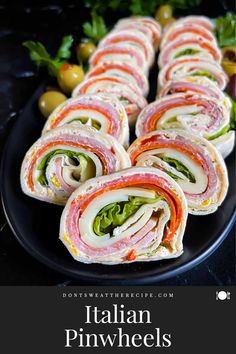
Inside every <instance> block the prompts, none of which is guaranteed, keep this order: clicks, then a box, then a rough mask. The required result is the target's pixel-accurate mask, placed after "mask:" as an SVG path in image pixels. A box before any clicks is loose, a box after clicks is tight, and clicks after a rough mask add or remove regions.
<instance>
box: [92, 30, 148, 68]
mask: <svg viewBox="0 0 236 354" xmlns="http://www.w3.org/2000/svg"><path fill="white" fill-rule="evenodd" d="M111 44H122V45H124V44H129V45H131V46H134V47H135V48H137V47H138V48H140V49H141V50H142V52H143V54H144V57H145V60H146V61H147V63H148V66H151V65H152V64H153V61H154V57H155V51H154V47H153V46H152V44H151V42H150V41H149V40H147V36H145V35H144V34H143V33H142V32H140V31H137V30H132V31H127V30H119V31H118V30H116V31H112V32H110V33H109V34H108V35H107V36H105V37H104V38H103V39H102V40H101V41H100V42H99V45H98V48H105V47H107V46H108V45H111Z"/></svg>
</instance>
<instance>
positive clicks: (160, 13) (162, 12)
mask: <svg viewBox="0 0 236 354" xmlns="http://www.w3.org/2000/svg"><path fill="white" fill-rule="evenodd" d="M172 15H173V10H172V7H171V6H170V5H162V6H160V7H158V9H157V11H156V14H155V19H156V20H157V21H159V22H160V24H161V25H162V26H165V25H166V24H167V23H169V22H170V19H172V18H173V17H172Z"/></svg>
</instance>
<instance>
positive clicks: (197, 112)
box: [136, 93, 230, 140]
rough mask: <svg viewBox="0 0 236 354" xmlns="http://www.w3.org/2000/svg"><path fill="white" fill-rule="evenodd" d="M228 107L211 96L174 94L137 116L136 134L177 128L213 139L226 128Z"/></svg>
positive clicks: (152, 104)
mask: <svg viewBox="0 0 236 354" xmlns="http://www.w3.org/2000/svg"><path fill="white" fill-rule="evenodd" d="M229 121H230V114H229V110H228V108H227V107H224V106H221V104H220V102H219V101H218V100H217V99H215V98H213V97H210V96H204V95H192V94H188V93H186V94H173V95H170V96H166V97H163V98H160V99H158V100H157V101H155V102H153V103H150V104H149V105H148V106H146V107H145V108H144V109H143V110H142V112H141V113H140V115H139V117H138V119H137V124H136V135H137V136H138V137H139V136H142V135H145V134H147V133H149V132H151V131H154V130H157V129H170V128H180V129H185V130H188V131H192V132H195V133H197V134H198V135H201V136H203V137H205V138H207V139H208V140H212V139H214V138H216V137H217V135H219V134H221V133H222V132H224V131H225V130H227V129H228V127H229Z"/></svg>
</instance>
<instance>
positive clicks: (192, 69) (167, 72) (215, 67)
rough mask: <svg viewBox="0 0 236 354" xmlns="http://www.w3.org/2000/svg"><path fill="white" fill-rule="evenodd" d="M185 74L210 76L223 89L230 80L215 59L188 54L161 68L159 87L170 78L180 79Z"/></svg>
mask: <svg viewBox="0 0 236 354" xmlns="http://www.w3.org/2000/svg"><path fill="white" fill-rule="evenodd" d="M185 76H200V77H202V76H203V77H208V78H209V79H210V80H212V81H213V82H215V83H216V84H217V85H218V86H219V88H220V89H221V90H223V89H224V88H225V86H226V84H227V82H228V76H227V75H226V74H225V72H224V71H223V69H222V67H221V66H220V65H219V64H217V63H216V62H215V61H213V60H210V59H206V58H193V57H191V56H186V57H185V58H178V59H175V60H173V61H172V62H171V63H168V64H166V65H165V66H164V67H163V68H162V69H161V71H160V72H159V75H158V89H159V90H161V88H162V87H163V86H164V85H165V84H166V82H167V81H168V80H175V79H176V80H177V79H178V80H180V79H181V78H182V77H185Z"/></svg>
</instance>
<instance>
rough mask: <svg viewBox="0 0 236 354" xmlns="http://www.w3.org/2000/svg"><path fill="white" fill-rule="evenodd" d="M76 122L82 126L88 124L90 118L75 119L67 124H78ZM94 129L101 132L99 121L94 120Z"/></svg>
mask: <svg viewBox="0 0 236 354" xmlns="http://www.w3.org/2000/svg"><path fill="white" fill-rule="evenodd" d="M76 121H77V122H80V123H82V124H86V123H87V121H88V118H86V117H80V118H74V119H71V120H70V121H68V122H67V123H68V124H69V123H72V122H76ZM92 127H93V128H95V129H97V130H100V129H101V124H100V123H99V122H98V121H96V120H94V119H92Z"/></svg>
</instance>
